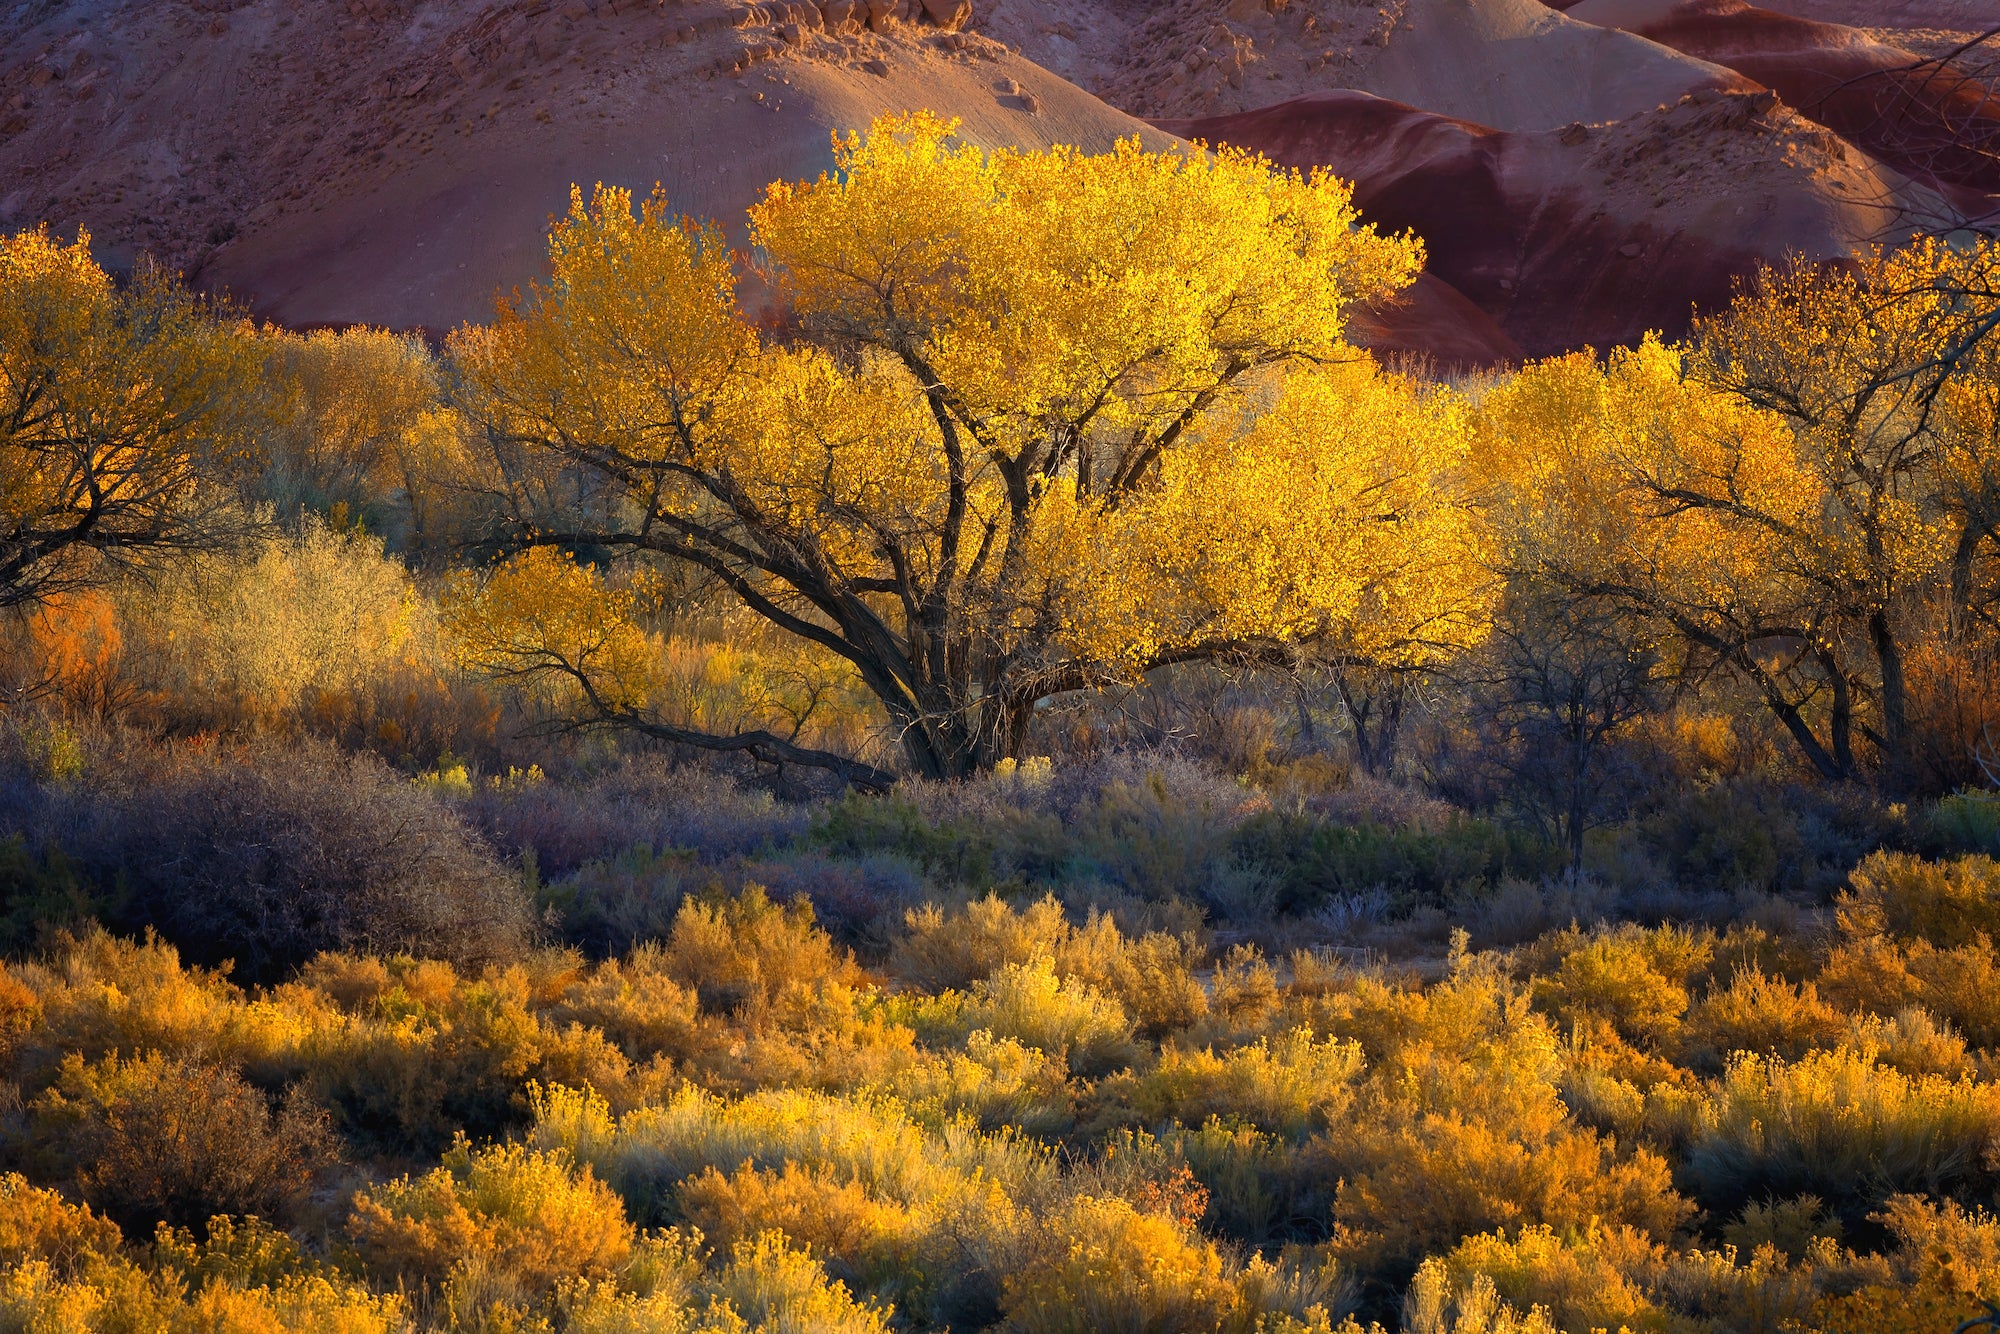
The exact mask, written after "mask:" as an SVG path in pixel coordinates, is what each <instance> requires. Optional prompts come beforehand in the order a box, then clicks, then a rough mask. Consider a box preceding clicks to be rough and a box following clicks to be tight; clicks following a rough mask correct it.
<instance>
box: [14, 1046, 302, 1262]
mask: <svg viewBox="0 0 2000 1334" xmlns="http://www.w3.org/2000/svg"><path fill="white" fill-rule="evenodd" d="M21 1147H22V1149H23V1150H24V1151H25V1152H26V1153H27V1154H28V1155H29V1157H30V1159H31V1160H32V1161H37V1162H44V1163H47V1164H49V1167H48V1169H47V1170H50V1171H51V1172H52V1173H56V1172H60V1173H63V1174H65V1175H66V1174H67V1173H69V1172H72V1171H73V1172H74V1174H75V1182H76V1186H77V1190H78V1193H79V1194H81V1195H82V1196H83V1198H84V1199H86V1200H88V1201H89V1202H90V1203H91V1204H93V1205H95V1206H97V1207H98V1208H100V1209H103V1210H104V1211H105V1212H106V1213H107V1214H108V1215H109V1216H110V1217H111V1218H113V1219H115V1220H117V1221H118V1222H119V1223H120V1224H121V1225H123V1226H124V1227H125V1228H126V1229H127V1230H131V1231H141V1232H143V1231H145V1230H146V1229H148V1228H149V1227H150V1226H151V1225H152V1224H153V1223H155V1222H168V1223H175V1224H183V1225H200V1224H205V1223H206V1222H207V1221H208V1219H209V1218H210V1216H212V1215H214V1214H236V1213H254V1214H263V1215H266V1216H272V1217H280V1218H282V1217H285V1216H287V1215H288V1214H289V1213H290V1211H291V1209H292V1208H293V1206H294V1205H296V1204H297V1202H298V1200H299V1198H300V1197H301V1196H302V1195H303V1194H304V1193H305V1192H306V1191H307V1190H308V1189H309V1188H310V1187H311V1186H312V1185H313V1183H314V1181H315V1178H316V1177H317V1176H318V1175H319V1174H320V1173H321V1172H323V1171H324V1170H325V1169H326V1168H327V1167H329V1166H330V1165H331V1164H332V1162H333V1159H334V1144H333V1140H332V1137H331V1135H330V1134H329V1132H328V1131H327V1129H326V1125H325V1116H324V1114H323V1113H321V1112H320V1111H319V1110H318V1109H317V1108H315V1107H312V1106H311V1105H310V1104H308V1103H307V1102H305V1101H304V1100H302V1099H300V1098H298V1097H290V1098H287V1099H285V1100H284V1101H283V1102H282V1103H281V1104H280V1105H279V1107H278V1108H277V1109H276V1110H275V1111H274V1110H273V1108H272V1107H271V1106H270V1104H269V1102H268V1100H267V1099H266V1098H265V1096H264V1094H262V1093H261V1092H259V1091H258V1090H256V1089H254V1088H251V1087H250V1086H249V1085H247V1084H245V1083H244V1082H243V1081H242V1079H240V1078H239V1077H238V1076H237V1075H236V1074H235V1073H234V1072H233V1071H230V1070H226V1069H221V1068H218V1067H216V1066H212V1065H206V1064H203V1063H201V1062H198V1061H193V1060H189V1059H187V1058H185V1057H178V1056H162V1055H160V1054H158V1053H148V1054H146V1055H144V1056H140V1057H138V1058H135V1059H126V1060H121V1059H119V1058H118V1057H116V1056H108V1057H105V1058H104V1059H103V1060H101V1061H97V1062H92V1063H85V1061H84V1060H83V1059H82V1058H81V1057H80V1056H76V1055H71V1056H70V1057H69V1058H68V1059H67V1060H66V1061H65V1062H64V1063H63V1066H62V1069H61V1072H60V1073H59V1075H58V1076H57V1079H56V1083H55V1085H54V1087H53V1088H51V1089H50V1090H49V1091H48V1092H47V1093H45V1094H43V1095H42V1097H40V1098H39V1099H37V1100H36V1102H35V1103H34V1105H33V1108H32V1119H31V1122H30V1130H29V1136H28V1143H26V1144H24V1145H23V1146H21Z"/></svg>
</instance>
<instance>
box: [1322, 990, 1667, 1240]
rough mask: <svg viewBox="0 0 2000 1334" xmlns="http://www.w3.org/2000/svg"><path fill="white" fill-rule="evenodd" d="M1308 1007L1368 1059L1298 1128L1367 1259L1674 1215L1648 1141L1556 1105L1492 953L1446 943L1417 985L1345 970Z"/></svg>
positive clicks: (1533, 1028) (1658, 1231) (1661, 1231)
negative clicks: (1613, 1132) (1451, 965)
mask: <svg viewBox="0 0 2000 1334" xmlns="http://www.w3.org/2000/svg"><path fill="white" fill-rule="evenodd" d="M1314 1008H1315V1012H1316V1014H1317V1015H1318V1016H1320V1018H1319V1022H1320V1023H1323V1024H1324V1025H1325V1026H1326V1028H1327V1029H1328V1030H1330V1031H1331V1032H1333V1033H1335V1034H1338V1035H1343V1036H1352V1037H1353V1038H1354V1039H1356V1040H1357V1041H1359V1042H1360V1044H1361V1046H1362V1049H1363V1050H1364V1052H1366V1054H1367V1056H1368V1059H1369V1069H1370V1071H1371V1072H1372V1073H1371V1075H1370V1077H1369V1078H1368V1079H1367V1080H1366V1081H1364V1083H1363V1084H1362V1086H1361V1088H1360V1090H1359V1096H1358V1097H1357V1099H1356V1104H1355V1108H1354V1110H1353V1111H1352V1112H1351V1113H1350V1114H1348V1115H1347V1116H1346V1117H1344V1118H1343V1119H1342V1123H1341V1125H1340V1126H1339V1128H1338V1130H1337V1131H1335V1132H1333V1133H1330V1134H1326V1135H1322V1136H1319V1137H1317V1138H1316V1139H1315V1140H1314V1141H1313V1148H1314V1152H1315V1153H1316V1154H1318V1155H1319V1156H1320V1158H1321V1161H1322V1163H1323V1164H1324V1167H1323V1170H1325V1171H1327V1172H1329V1173H1330V1174H1333V1175H1335V1176H1337V1177H1338V1178H1339V1179H1340V1186H1339V1190H1338V1192H1337V1194H1336V1198H1335V1205H1334V1210H1333V1222H1334V1224H1335V1226H1336V1229H1337V1234H1338V1240H1339V1241H1340V1243H1341V1246H1342V1248H1343V1250H1344V1252H1345V1253H1347V1254H1349V1255H1351V1256H1352V1257H1354V1258H1355V1259H1356V1260H1357V1261H1359V1262H1360V1263H1362V1264H1363V1265H1364V1266H1366V1267H1368V1268H1369V1269H1371V1270H1373V1271H1376V1272H1381V1273H1387V1274H1399V1276H1400V1274H1407V1273H1409V1272H1410V1270H1411V1269H1412V1268H1414V1267H1415V1265H1416V1263H1417V1262H1418V1261H1419V1260H1421V1259H1422V1258H1423V1257H1424V1256H1425V1255H1426V1254H1431V1253H1435V1252H1438V1251H1441V1250H1444V1249H1446V1248H1449V1247H1450V1246H1452V1245H1455V1244H1456V1243H1457V1242H1458V1240H1459V1239H1460V1238H1461V1237H1465V1236H1470V1235H1473V1234H1476V1233H1480V1232H1488V1231H1494V1230H1497V1229H1503V1228H1517V1227H1520V1226H1523V1225H1531V1224H1540V1223H1546V1224H1549V1225H1551V1226H1553V1227H1556V1228H1563V1227H1571V1226H1578V1227H1580V1226H1583V1225H1584V1224H1586V1223H1588V1222H1590V1221H1591V1220H1592V1219H1596V1220H1598V1221H1600V1222H1603V1223H1605V1224H1626V1225H1629V1226H1632V1227H1636V1228H1639V1229H1642V1230H1644V1231H1647V1232H1651V1233H1653V1234H1655V1235H1661V1236H1664V1235H1667V1234H1669V1233H1671V1232H1672V1231H1673V1230H1674V1228H1675V1227H1677V1226H1678V1225H1679V1224H1680V1222H1681V1221H1682V1220H1683V1219H1684V1218H1685V1217H1686V1216H1687V1214H1688V1212H1689V1206H1688V1205H1687V1203H1686V1201H1684V1200H1682V1199H1681V1198H1680V1197H1679V1196H1678V1195H1677V1194H1676V1193H1675V1192H1674V1189H1673V1185H1672V1181H1671V1179H1670V1177H1669V1174H1668V1170H1667V1164H1666V1162H1665V1161H1664V1160H1663V1159H1662V1158H1661V1157H1659V1155H1657V1154H1656V1153H1654V1152H1653V1151H1651V1150H1649V1149H1646V1148H1641V1147H1629V1148H1621V1147H1620V1146H1619V1145H1618V1144H1617V1143H1616V1142H1614V1141H1612V1140H1610V1139H1607V1138H1606V1137H1605V1136H1603V1135H1602V1134H1600V1133H1599V1132H1597V1131H1595V1130H1593V1129H1590V1128H1588V1127H1586V1126H1584V1125H1582V1124H1580V1123H1578V1122H1577V1121H1575V1120H1574V1119H1572V1118H1571V1116H1570V1115H1569V1111H1568V1109H1567V1108H1566V1107H1565V1106H1564V1104H1563V1102H1562V1098H1561V1094H1560V1091H1559V1088H1558V1084H1557V1080H1558V1078H1559V1076H1560V1074H1561V1066H1562V1063H1561V1060H1560V1057H1559V1044H1558V1042H1557V1039H1556V1035H1555V1033H1554V1031H1553V1030H1552V1029H1551V1028H1550V1027H1549V1025H1548V1023H1547V1021H1546V1020H1544V1019H1542V1018H1541V1017H1540V1016H1539V1015H1538V1014H1536V1013H1535V1012H1534V1011H1533V1010H1532V1009H1531V1007H1530V1005H1529V999H1528V997H1527V995H1526V994H1525V993H1524V992H1523V991H1522V990H1521V989H1520V988H1518V987H1516V986H1515V985H1514V984H1513V983H1512V982H1510V981H1509V980H1508V979H1507V978H1505V977H1504V976H1503V975H1501V974H1500V973H1499V971H1498V969H1497V967H1496V965H1495V963H1494V961H1493V960H1491V959H1479V960H1476V959H1470V958H1466V957H1463V956H1461V957H1460V958H1458V959H1457V960H1456V963H1455V970H1454V973H1453V975H1452V977H1450V978H1449V979H1447V980H1446V981H1444V982H1441V983H1438V984H1436V985H1434V986H1432V987H1430V988H1429V989H1427V990H1421V991H1419V990H1416V989H1404V988H1399V987H1392V986H1389V985H1386V984H1384V983H1382V982H1379V981H1373V980H1370V979H1366V978H1361V979H1356V980H1355V981H1354V983H1352V984H1351V986H1350V988H1349V989H1348V990H1346V991H1344V992H1342V993H1337V994H1335V995H1331V996H1328V997H1326V998H1324V999H1323V1000H1321V1001H1320V1002H1319V1004H1318V1005H1316V1006H1315V1007H1314Z"/></svg>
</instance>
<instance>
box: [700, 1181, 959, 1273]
mask: <svg viewBox="0 0 2000 1334" xmlns="http://www.w3.org/2000/svg"><path fill="white" fill-rule="evenodd" d="M676 1200H677V1208H678V1210H679V1212H680V1214H681V1216H682V1217H684V1218H686V1219H687V1220H688V1221H689V1222H690V1223H692V1224H694V1225H695V1226H696V1227H698V1228H699V1229H700V1230H701V1232H702V1235H703V1236H705V1237H707V1238H708V1239H709V1240H710V1241H712V1242H714V1243H715V1244H716V1245H717V1246H720V1247H722V1248H724V1249H729V1248H733V1247H734V1246H735V1245H736V1244H737V1243H739V1242H745V1241H750V1242H754V1241H755V1240H756V1239H757V1238H759V1237H761V1236H763V1235H764V1234H765V1233H767V1232H774V1231H775V1232H780V1233H783V1234H784V1236H785V1237H786V1238H788V1239H789V1240H790V1241H791V1242H793V1243H794V1244H796V1245H799V1246H802V1247H804V1248H806V1249H807V1250H809V1251H810V1252H811V1253H812V1254H813V1255H815V1256H817V1257H819V1258H820V1259H821V1260H822V1261H823V1262H824V1263H825V1264H826V1266H827V1271H828V1272H829V1273H830V1274H831V1275H832V1276H833V1277H835V1278H837V1279H841V1280H843V1281H845V1282H847V1283H849V1284H852V1285H854V1286H855V1287H857V1288H859V1289H862V1290H865V1291H873V1292H878V1293H881V1294H882V1295H884V1296H894V1295H895V1294H896V1293H898V1292H899V1291H901V1290H902V1289H904V1288H906V1287H909V1286H911V1285H912V1282H913V1281H914V1280H920V1277H921V1276H920V1275H919V1274H918V1273H917V1271H916V1266H915V1264H914V1259H915V1250H916V1243H917V1240H918V1238H917V1223H916V1220H914V1219H913V1218H912V1217H911V1215H910V1213H909V1211H908V1210H906V1209H904V1208H902V1207H901V1206H899V1205H896V1204H891V1203H887V1202H884V1201H882V1200H878V1199H875V1198H874V1197H873V1196H871V1195H870V1194H869V1193H868V1190H867V1188H866V1187H864V1186H863V1185H862V1184H861V1183H860V1182H858V1181H854V1180H851V1179H850V1180H845V1181H843V1180H838V1179H836V1177H835V1176H834V1174H833V1172H832V1171H831V1170H830V1169H829V1168H828V1167H826V1166H824V1165H822V1166H821V1167H820V1168H818V1169H816V1170H808V1169H806V1168H803V1167H801V1166H799V1164H797V1163H787V1164H785V1165H784V1166H783V1167H782V1168H779V1169H777V1170H775V1171H770V1170H762V1169H759V1168H756V1167H745V1168H743V1169H741V1170H739V1171H736V1172H734V1173H731V1174H728V1175H724V1174H723V1173H721V1172H718V1171H717V1170H715V1169H714V1168H712V1167H711V1168H709V1169H707V1170H706V1171H704V1172H703V1173H702V1174H701V1175H699V1176H696V1177H693V1178H691V1179H690V1180H688V1181H685V1182H682V1183H681V1186H680V1188H679V1190H678V1191H677V1193H676Z"/></svg>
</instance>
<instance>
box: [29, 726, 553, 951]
mask: <svg viewBox="0 0 2000 1334" xmlns="http://www.w3.org/2000/svg"><path fill="white" fill-rule="evenodd" d="M22 814H24V815H25V816H26V818H27V822H28V823H29V824H30V825H31V826H32V829H33V832H34V833H35V835H36V838H35V840H33V841H48V842H53V843H56V844H58V845H60V846H64V847H67V848H70V849H73V850H74V851H75V855H76V857H77V859H78V861H79V862H80V864H81V865H83V866H84V867H85V868H86V869H87V870H88V871H89V872H90V873H91V875H92V876H93V878H94V879H95V880H96V881H97V882H99V883H101V884H107V885H109V884H117V885H120V886H122V887H123V889H124V891H125V895H124V897H125V899H126V901H128V902H129V903H130V904H131V905H132V913H133V915H134V916H135V917H136V919H137V920H136V921H135V922H134V923H132V924H131V925H134V926H137V925H153V926H156V927H157V928H158V929H159V930H160V932H161V934H162V935H164V936H166V937H167V938H168V939H169V940H172V941H174V942H175V943H176V944H178V945H179V946H180V947H181V948H182V949H183V950H184V951H185V952H186V953H187V954H188V955H189V957H191V958H192V959H195V960H196V961H199V962H207V963H215V962H220V961H222V960H225V959H228V960H234V961H235V963H236V966H237V970H238V972H239V974H240V975H243V976H246V977H250V978H253V979H259V980H262V979H269V978H275V977H277V976H280V975H282V974H283V973H284V972H285V971H287V970H288V969H290V968H293V967H296V966H297V965H299V964H302V963H304V962H306V961H307V960H309V959H311V958H312V957H313V956H314V955H315V954H317V953H319V952H321V951H323V950H338V949H353V950H368V951H371V952H375V953H383V954H393V953H408V954H416V955H423V956H429V957H434V958H444V959H450V960H453V961H454V962H458V963H461V964H464V963H480V962H484V961H487V960H495V959H507V958H512V957H515V956H516V955H518V954H519V953H520V952H521V951H522V949H523V948H524V947H525V946H526V944H527V943H528V941H529V940H530V938H531V937H532V935H533V933H534V930H535V922H534V917H533V909H532V905H531V904H530V902H529V900H528V896H527V894H526V892H525V889H524V887H523V885H522V883H521V878H520V876H519V875H518V874H517V873H516V872H514V871H512V870H510V869H509V868H508V867H506V866H505V865H503V864H502V863H500V862H499V861H498V860H497V859H496V858H495V857H494V856H493V855H492V853H491V852H490V851H489V850H488V849H487V847H486V846H485V845H484V844H483V843H482V842H481V841H480V839H479V838H478V837H477V836H476V835H474V834H473V833H472V832H471V831H470V830H469V829H468V828H467V827H466V826H465V824H464V823H463V822H462V821H461V820H459V818H458V817H457V816H456V815H455V814H454V813H453V812H452V811H451V810H450V809H449V808H448V807H447V806H445V805H444V804H443V803H442V802H441V801H440V800H439V799H438V798H437V797H436V796H435V795H433V794H432V793H430V792H427V791H425V790H424V789H422V788H420V787H418V786H416V785H413V784H412V783H410V782H409V781H408V780H407V779H405V778H404V777H402V776H401V775H399V774H397V773H396V772H395V771H394V770H392V769H390V768H389V767H388V766H387V765H385V764H383V763H382V762H381V761H379V760H377V759H375V758H373V757H372V756H369V755H365V754H360V755H357V754H349V753H346V752H343V751H341V750H339V749H338V748H336V747H334V746H331V745H328V744H325V743H321V742H312V741H298V742H295V743H292V744H289V745H280V744H278V743H276V742H272V741H263V740H260V741H254V742H250V743H246V744H244V745H241V746H223V745H220V744H217V743H210V744H205V745H196V744H191V743H189V744H180V745H176V746H172V747H165V748H159V749H156V750H151V751H147V750H144V749H139V748H137V743H135V742H133V741H131V740H130V739H129V738H120V739H118V740H117V742H116V744H115V745H108V746H107V747H106V753H104V754H103V755H102V756H93V757H92V760H91V768H90V770H89V772H87V773H86V774H85V775H84V776H83V777H82V778H81V779H80V780H79V781H77V782H74V783H71V784H66V785H63V786H61V787H60V788H58V789H51V790H47V791H44V792H43V793H41V794H40V796H39V797H38V798H37V799H36V800H35V802H34V803H33V805H32V807H31V808H30V810H28V811H27V812H23V813H22Z"/></svg>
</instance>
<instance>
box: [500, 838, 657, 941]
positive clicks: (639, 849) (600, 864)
mask: <svg viewBox="0 0 2000 1334" xmlns="http://www.w3.org/2000/svg"><path fill="white" fill-rule="evenodd" d="M529 852H530V853H531V854H532V855H534V856H535V857H536V860H537V861H539V854H534V852H533V849H530V850H529ZM693 863H694V857H693V855H692V854H691V853H686V852H681V851H678V850H673V849H669V850H667V851H665V852H660V851H656V850H655V849H654V848H653V847H652V846H650V845H648V844H643V843H642V844H640V845H638V846H636V847H633V848H628V849H626V850H625V851H623V852H621V853H619V854H617V855H616V856H614V857H609V858H602V859H599V860H596V861H590V862H586V863H584V864H583V865H582V866H580V867H578V868H577V869H576V870H575V871H573V872H571V873H570V874H569V875H567V876H565V877H563V878H562V879H560V880H557V881H555V882H553V883H549V884H544V885H542V886H541V887H540V888H539V890H538V891H537V893H536V895H535V902H536V906H537V907H538V908H540V909H541V911H542V913H543V915H544V917H546V918H549V919H552V920H553V921H554V923H555V927H556V930H557V931H558V932H559V933H560V934H561V937H562V939H563V940H565V941H568V942H569V943H570V944H573V945H578V946H581V947H582V948H583V949H585V950H586V951H588V952H589V953H591V954H593V955H595V956H597V957H600V958H602V957H604V956H607V955H616V954H622V953H624V952H625V951H626V950H629V949H631V948H632V947H633V946H634V945H636V944H638V943H640V942H642V941H649V940H656V939H658V938H660V937H663V936H665V935H666V934H667V933H668V932H669V931H671V930H673V925H674V915H675V914H676V913H677V912H679V911H680V906H681V900H682V899H683V898H684V897H685V895H686V892H687V889H688V886H689V882H690V881H691V880H692V878H693V874H694V871H695V867H694V864H693Z"/></svg>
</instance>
